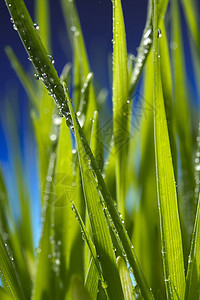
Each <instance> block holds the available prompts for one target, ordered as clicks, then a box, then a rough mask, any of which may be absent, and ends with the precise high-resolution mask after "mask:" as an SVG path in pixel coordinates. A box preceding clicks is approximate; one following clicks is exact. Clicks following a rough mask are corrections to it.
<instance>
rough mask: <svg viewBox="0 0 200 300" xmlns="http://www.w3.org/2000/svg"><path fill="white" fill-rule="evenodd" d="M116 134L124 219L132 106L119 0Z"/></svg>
mask: <svg viewBox="0 0 200 300" xmlns="http://www.w3.org/2000/svg"><path fill="white" fill-rule="evenodd" d="M112 101H113V134H114V147H115V157H116V186H117V203H118V209H119V212H120V213H121V214H122V216H123V217H124V216H125V197H126V172H127V171H126V170H127V152H128V143H129V130H130V128H129V127H130V125H129V122H130V118H131V106H130V105H129V101H128V69H127V50H126V35H125V28H124V19H123V12H122V7H121V1H120V0H113V98H112Z"/></svg>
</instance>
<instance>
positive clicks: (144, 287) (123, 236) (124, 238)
mask: <svg viewBox="0 0 200 300" xmlns="http://www.w3.org/2000/svg"><path fill="white" fill-rule="evenodd" d="M66 98H67V99H68V103H70V98H69V95H68V94H67V90H66ZM70 107H71V103H70ZM71 112H72V114H73V115H74V112H73V111H71ZM74 122H76V124H75V125H76V126H77V127H78V134H79V138H80V139H81V141H82V146H83V147H84V152H83V154H84V153H85V154H86V156H87V157H88V159H89V161H90V164H91V169H93V171H94V173H95V175H96V177H97V181H98V187H99V192H101V194H102V197H103V201H104V202H105V207H107V209H108V212H109V214H110V217H111V220H112V224H113V226H114V230H115V232H117V236H118V238H119V239H120V241H121V244H122V245H123V248H124V250H125V253H126V255H127V259H128V261H129V263H130V266H131V267H132V269H133V272H134V275H135V278H136V280H137V282H138V285H139V286H140V288H141V291H142V294H143V295H144V297H146V298H147V299H152V298H153V295H152V293H151V290H150V288H149V287H148V284H147V281H146V278H145V276H144V274H143V271H142V269H141V266H140V264H139V262H138V259H137V257H136V255H135V251H134V248H133V245H132V244H131V241H130V239H129V237H128V234H127V231H126V229H125V227H124V225H123V222H122V220H121V218H120V216H119V213H118V211H117V210H116V207H115V204H114V202H113V200H112V199H111V196H110V193H109V191H108V189H107V187H106V185H105V182H104V180H103V177H102V175H101V172H100V171H99V169H98V167H97V164H96V161H95V159H94V156H93V154H92V152H91V149H90V147H89V145H88V143H87V140H86V138H85V136H84V134H83V132H82V129H81V127H80V124H79V123H78V120H77V118H75V116H74V119H73V124H71V126H70V127H71V128H72V130H74V127H75V125H74ZM76 136H77V135H76ZM91 169H90V170H91ZM93 180H94V178H93ZM96 185H97V183H96Z"/></svg>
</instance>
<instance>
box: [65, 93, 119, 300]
mask: <svg viewBox="0 0 200 300" xmlns="http://www.w3.org/2000/svg"><path fill="white" fill-rule="evenodd" d="M67 96H68V95H67V93H66V97H67ZM68 105H69V108H70V113H71V116H72V120H73V124H74V132H75V136H76V142H77V149H78V155H79V164H80V169H81V177H82V182H83V189H84V194H85V200H86V204H87V210H88V214H89V219H90V223H91V228H92V232H93V239H94V244H95V247H96V251H97V255H99V261H100V263H101V267H102V270H103V275H104V278H105V280H106V282H107V286H108V288H107V292H108V295H109V297H111V298H112V297H114V298H115V299H121V298H122V297H123V293H122V289H121V283H120V278H119V274H118V272H117V266H116V259H115V255H114V251H113V246H112V241H111V237H110V233H109V229H108V225H107V222H106V219H105V215H104V213H103V210H102V207H101V203H100V200H99V195H98V192H97V183H96V181H95V179H94V176H93V172H92V170H91V169H90V166H89V164H88V162H89V157H88V155H87V153H86V152H85V149H84V147H83V144H82V140H81V137H80V133H79V128H78V125H77V119H76V116H75V114H74V111H73V108H72V104H71V101H70V99H69V98H68Z"/></svg>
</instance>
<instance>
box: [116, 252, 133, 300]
mask: <svg viewBox="0 0 200 300" xmlns="http://www.w3.org/2000/svg"><path fill="white" fill-rule="evenodd" d="M117 265H118V268H119V275H120V278H121V282H122V288H123V292H124V298H125V299H126V300H131V299H132V300H136V296H135V293H134V289H133V284H132V281H131V277H130V275H129V272H128V269H127V266H126V263H125V261H124V259H123V258H122V257H121V256H118V258H117Z"/></svg>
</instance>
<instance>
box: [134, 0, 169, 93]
mask: <svg viewBox="0 0 200 300" xmlns="http://www.w3.org/2000/svg"><path fill="white" fill-rule="evenodd" d="M168 2H169V0H161V1H159V2H158V20H161V19H162V18H163V17H164V15H165V11H166V8H167V5H168ZM147 13H148V15H147V21H146V25H145V28H144V32H143V35H142V39H141V42H140V46H139V47H138V54H137V57H136V58H135V64H134V68H133V72H132V76H131V80H130V86H129V97H131V96H132V95H133V92H134V90H135V87H136V85H137V83H138V80H139V78H140V75H141V73H142V70H143V67H144V64H145V61H146V58H147V56H148V54H149V51H150V49H151V46H152V42H153V30H152V29H153V23H152V20H153V10H152V1H151V0H149V1H148V12H147Z"/></svg>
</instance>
